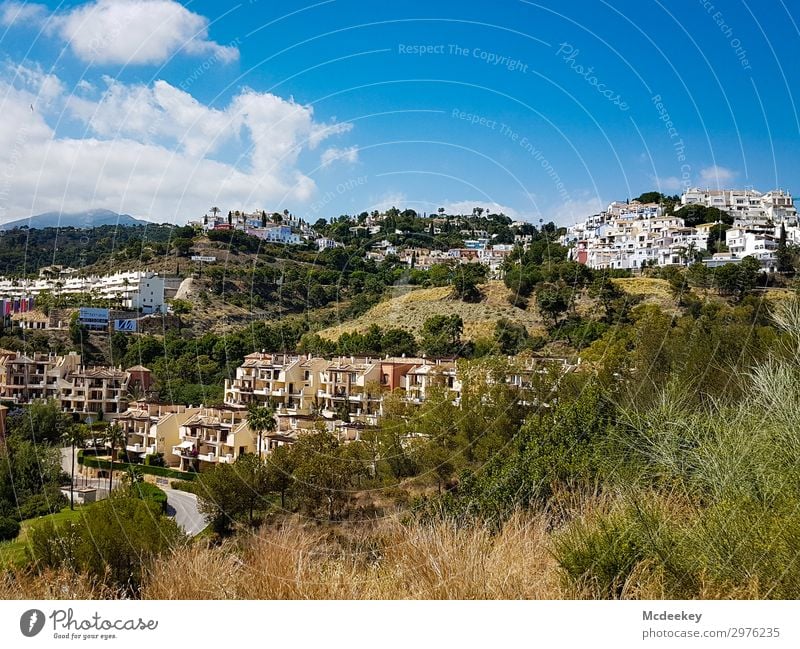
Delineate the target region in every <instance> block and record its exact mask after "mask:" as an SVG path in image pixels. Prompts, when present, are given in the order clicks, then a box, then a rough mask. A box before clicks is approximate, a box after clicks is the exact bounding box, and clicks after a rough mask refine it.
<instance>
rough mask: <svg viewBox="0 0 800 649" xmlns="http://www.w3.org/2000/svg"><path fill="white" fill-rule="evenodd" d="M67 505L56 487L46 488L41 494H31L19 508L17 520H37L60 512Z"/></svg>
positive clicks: (65, 499) (67, 502) (66, 501)
mask: <svg viewBox="0 0 800 649" xmlns="http://www.w3.org/2000/svg"><path fill="white" fill-rule="evenodd" d="M68 504H69V501H68V500H67V498H66V497H65V496H64V495H63V494H62V493H61V489H59V488H57V487H53V488H48V489H46V490H45V491H44V492H43V493H38V494H33V495H32V496H30V497H28V498H27V499H26V500H25V502H23V503H22V504H21V505H20V506H19V518H20V520H25V519H28V518H39V516H47V515H48V514H53V513H55V512H60V511H61V510H62V509H64V507H66V506H67V505H68Z"/></svg>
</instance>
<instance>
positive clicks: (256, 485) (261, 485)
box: [233, 453, 270, 525]
mask: <svg viewBox="0 0 800 649" xmlns="http://www.w3.org/2000/svg"><path fill="white" fill-rule="evenodd" d="M233 466H234V467H235V468H236V469H237V475H238V477H239V479H240V480H241V481H242V484H243V487H244V488H243V490H242V491H243V493H244V501H245V503H246V506H247V512H248V520H249V522H250V524H251V525H252V524H253V513H254V511H255V509H256V507H257V506H258V505H259V503H265V502H266V500H265V497H266V495H267V493H268V492H269V486H270V483H269V478H270V476H269V472H268V469H267V465H266V464H265V463H264V461H263V460H262V459H261V458H260V457H259V456H257V455H253V454H252V453H245V454H244V455H240V456H239V457H238V458H237V459H236V462H234V463H233Z"/></svg>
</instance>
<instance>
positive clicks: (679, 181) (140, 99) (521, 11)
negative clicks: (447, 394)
mask: <svg viewBox="0 0 800 649" xmlns="http://www.w3.org/2000/svg"><path fill="white" fill-rule="evenodd" d="M767 5H768V6H767ZM799 14H800V11H798V10H797V8H796V6H795V7H793V6H792V4H790V3H785V2H782V1H781V0H777V1H776V2H769V3H755V2H752V1H749V2H741V1H737V0H729V1H726V2H722V0H719V1H718V2H711V1H708V0H678V1H674V2H673V1H670V2H666V0H662V1H661V2H653V1H651V0H642V1H641V2H633V1H624V2H623V1H621V0H608V1H607V2H604V1H601V0H599V1H591V2H588V1H584V2H580V1H578V2H570V3H563V2H556V1H555V0H548V1H545V0H542V1H541V2H521V1H516V0H504V1H502V2H498V3H490V2H448V1H438V2H416V1H413V2H406V3H382V2H381V3H378V2H367V1H364V0H359V1H356V0H330V1H328V2H317V3H314V2H312V1H309V2H289V1H266V0H251V1H249V2H248V1H245V2H242V3H239V4H234V3H224V6H223V3H219V2H216V3H215V2H208V1H196V2H187V3H183V4H179V3H177V2H174V1H173V0H95V1H93V2H87V3H72V4H70V5H66V4H59V3H44V4H32V3H9V2H6V3H3V4H0V39H1V41H0V42H1V43H2V45H1V47H2V61H0V64H1V65H2V70H0V104H2V106H0V108H2V110H3V114H4V115H5V116H6V118H5V119H4V120H3V124H2V125H0V170H2V171H0V221H2V220H9V219H12V218H19V217H24V216H28V215H30V214H31V213H37V212H42V211H48V210H53V209H61V210H64V211H73V210H81V209H89V208H98V207H104V208H108V209H114V210H117V211H121V212H127V213H131V214H134V215H136V216H140V217H144V218H149V219H152V220H155V221H176V222H185V221H186V220H187V219H190V218H196V217H198V216H200V215H201V214H202V213H203V212H204V211H205V210H206V209H208V208H209V207H210V206H211V205H219V206H220V207H221V208H223V209H225V210H227V209H248V210H250V209H262V208H264V209H268V210H271V209H276V210H277V209H279V210H283V209H284V208H288V209H289V210H291V211H293V212H294V213H296V214H299V215H303V216H306V217H307V218H310V219H312V220H314V219H316V218H319V217H331V216H337V215H339V214H341V213H354V212H360V211H363V210H373V209H382V208H386V207H390V206H391V205H396V206H397V207H401V208H403V207H412V208H414V209H416V210H418V211H420V212H422V211H427V212H430V211H434V210H436V209H437V208H438V207H440V206H445V207H447V208H448V209H451V210H457V209H458V208H462V209H464V210H466V211H470V210H471V206H473V205H474V206H485V207H494V208H496V209H501V208H502V209H504V210H505V211H506V212H507V213H509V214H510V215H512V216H515V217H519V218H524V219H528V220H534V221H538V219H540V218H544V219H545V220H550V219H553V220H555V221H557V222H559V223H567V222H570V221H572V220H574V219H577V218H580V217H582V216H585V215H586V214H589V213H592V212H593V211H596V210H597V209H598V208H599V207H600V206H601V205H603V204H605V203H607V202H609V201H611V200H615V199H624V198H626V197H629V196H636V195H638V194H639V193H641V192H643V191H647V190H650V189H661V190H662V191H664V192H665V193H669V194H672V193H679V192H680V191H681V190H682V188H683V187H685V186H689V185H691V186H695V185H700V186H711V187H717V186H753V187H756V188H758V189H761V190H763V191H766V190H768V189H772V188H775V187H783V188H787V189H790V190H794V191H796V192H800V189H798V188H797V182H796V179H797V176H798V161H797V156H796V155H793V153H794V152H795V150H796V148H797V144H798V140H799V139H800V119H799V118H798V108H797V106H796V105H795V103H796V102H795V98H794V88H796V87H797V85H798V84H797V81H798V79H797V74H798V73H797V65H796V52H797V51H798V49H799V48H798V45H800V30H799V29H798V24H799V23H800V15H799Z"/></svg>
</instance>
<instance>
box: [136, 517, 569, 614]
mask: <svg viewBox="0 0 800 649" xmlns="http://www.w3.org/2000/svg"><path fill="white" fill-rule="evenodd" d="M546 524H547V521H546V520H545V518H544V517H543V516H522V515H520V516H516V517H514V518H513V519H512V520H510V521H509V522H508V523H507V524H506V525H505V527H504V528H503V530H502V531H501V533H500V534H499V535H495V536H492V535H491V534H490V533H489V532H488V531H487V530H485V529H482V528H461V529H459V528H456V527H454V526H452V525H448V524H446V523H437V524H431V525H425V524H414V525H402V524H400V523H398V522H395V521H389V520H385V521H383V522H380V523H377V524H375V525H373V526H371V527H369V528H365V527H363V525H362V526H360V527H356V528H352V529H343V528H337V529H335V530H332V529H324V528H314V527H310V526H309V525H308V524H305V523H302V522H299V521H296V520H293V521H289V522H287V523H285V524H283V525H282V526H280V527H278V528H268V529H264V530H262V531H261V532H260V533H259V534H258V535H257V536H254V537H251V538H250V539H248V540H247V541H245V542H244V543H241V542H240V543H239V544H238V546H237V544H234V543H229V544H224V545H223V546H222V547H211V546H199V545H197V546H194V547H192V548H190V549H188V550H182V551H177V552H176V553H175V555H174V556H172V557H170V558H168V559H165V560H162V561H160V562H158V563H157V564H156V565H155V566H154V567H153V569H152V571H151V572H150V574H149V575H148V577H147V579H146V581H145V588H144V591H143V597H145V598H153V599H520V598H522V599H544V598H549V599H554V598H558V597H560V596H562V594H563V593H562V590H561V589H560V586H559V579H558V574H557V566H556V563H555V560H554V559H553V558H552V556H551V554H550V552H549V549H548V548H549V545H548V536H547V531H546Z"/></svg>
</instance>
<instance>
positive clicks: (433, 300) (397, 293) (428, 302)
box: [319, 280, 545, 340]
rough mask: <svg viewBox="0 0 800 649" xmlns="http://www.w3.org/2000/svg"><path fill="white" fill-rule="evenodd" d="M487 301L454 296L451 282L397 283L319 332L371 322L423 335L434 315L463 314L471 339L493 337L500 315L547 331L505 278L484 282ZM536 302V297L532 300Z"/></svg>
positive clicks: (329, 334) (361, 327) (327, 334)
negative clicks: (358, 312)
mask: <svg viewBox="0 0 800 649" xmlns="http://www.w3.org/2000/svg"><path fill="white" fill-rule="evenodd" d="M481 292H482V293H483V295H484V299H483V301H481V302H479V303H477V304H469V303H466V302H462V301H461V300H454V299H452V298H451V297H450V293H451V289H450V287H447V286H440V287H434V288H419V289H410V288H409V287H404V286H403V287H396V288H394V289H393V293H392V297H390V298H389V299H387V300H384V301H382V302H381V303H379V304H377V305H375V306H374V307H373V308H372V309H370V310H369V311H368V312H367V313H365V314H364V315H362V316H361V317H359V318H356V319H355V320H350V321H348V322H343V323H341V324H339V325H337V326H335V327H329V328H328V329H324V330H322V331H320V332H319V334H320V336H322V337H324V338H329V339H331V340H336V339H337V338H338V337H339V336H340V335H341V334H343V333H345V332H355V331H358V332H363V331H366V330H367V329H368V328H369V326H370V325H373V324H377V325H379V326H380V327H384V328H386V327H402V328H404V329H408V330H409V331H411V332H412V333H414V334H415V335H419V333H420V330H421V329H422V325H423V323H424V322H425V320H426V319H428V318H429V317H431V316H432V315H451V314H457V315H460V316H461V318H462V320H463V321H464V336H465V337H466V338H468V339H472V340H474V339H476V338H481V337H491V336H492V334H493V332H494V327H495V323H496V322H497V320H499V319H500V318H506V319H508V320H511V321H512V322H516V323H519V324H522V325H524V326H525V327H526V328H527V329H528V332H529V333H531V334H532V335H537V334H538V335H541V334H543V333H545V328H544V324H543V322H542V319H541V318H540V317H539V315H538V313H537V312H536V309H535V307H529V308H528V309H520V308H518V307H515V306H512V305H511V304H510V303H509V302H508V295H509V290H508V289H507V288H506V287H505V285H504V284H503V282H501V281H498V280H493V281H489V282H487V283H486V284H483V285H482V286H481ZM531 302H533V300H531Z"/></svg>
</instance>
